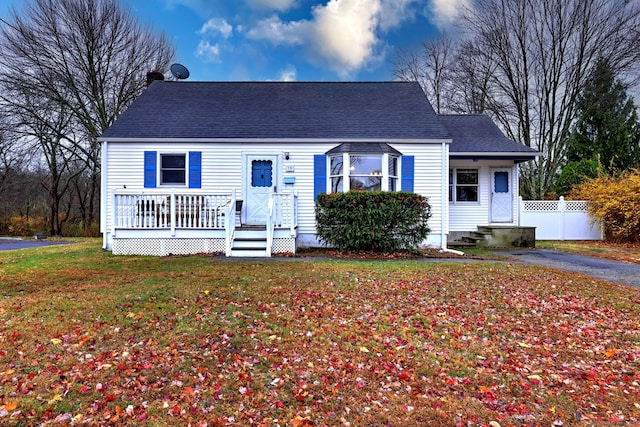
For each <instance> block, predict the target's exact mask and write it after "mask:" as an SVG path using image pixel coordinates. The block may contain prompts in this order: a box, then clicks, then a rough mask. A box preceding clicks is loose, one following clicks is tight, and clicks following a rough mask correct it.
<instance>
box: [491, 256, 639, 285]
mask: <svg viewBox="0 0 640 427" xmlns="http://www.w3.org/2000/svg"><path fill="white" fill-rule="evenodd" d="M495 253H496V254H498V255H502V256H508V257H511V258H515V259H517V260H519V261H522V262H524V263H527V264H535V265H544V266H546V267H553V268H558V269H561V270H566V271H572V272H576V273H582V274H584V275H587V276H591V277H595V278H598V279H604V280H609V281H610V282H614V283H618V284H620V285H627V286H633V287H635V288H638V289H640V265H639V264H630V263H626V262H620V261H613V260H609V259H602V258H594V257H588V256H583V255H576V254H571V253H567V252H559V251H553V250H550V249H521V250H500V251H495Z"/></svg>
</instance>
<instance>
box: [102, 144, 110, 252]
mask: <svg viewBox="0 0 640 427" xmlns="http://www.w3.org/2000/svg"><path fill="white" fill-rule="evenodd" d="M107 144H108V143H107V141H102V153H101V159H100V160H101V162H102V164H101V165H100V172H101V173H100V232H101V233H102V249H107V200H109V199H108V197H107V196H108V195H107V193H108V191H107V171H108V169H109V168H108V167H107V149H108V145H107ZM112 209H113V206H112ZM111 220H112V221H113V215H112V219H111Z"/></svg>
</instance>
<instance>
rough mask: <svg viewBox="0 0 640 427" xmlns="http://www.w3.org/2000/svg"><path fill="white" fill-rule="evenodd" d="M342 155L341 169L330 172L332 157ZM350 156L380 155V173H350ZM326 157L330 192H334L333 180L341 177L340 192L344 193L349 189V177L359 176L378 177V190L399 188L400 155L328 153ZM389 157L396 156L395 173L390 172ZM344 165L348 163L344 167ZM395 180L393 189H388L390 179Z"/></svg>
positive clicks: (396, 189)
mask: <svg viewBox="0 0 640 427" xmlns="http://www.w3.org/2000/svg"><path fill="white" fill-rule="evenodd" d="M339 156H342V171H341V173H339V174H332V172H333V171H332V170H331V165H332V161H333V158H335V157H339ZM351 156H375V157H381V159H380V160H381V171H380V175H376V174H351V166H350V165H351ZM327 157H328V168H329V174H328V175H329V188H330V191H331V192H334V180H339V179H342V192H343V193H346V192H348V191H351V178H354V177H359V178H367V177H371V178H378V177H379V179H380V191H399V188H400V176H401V172H400V167H401V166H400V165H401V161H400V158H401V156H396V155H391V154H389V153H341V154H336V155H329V156H327ZM391 158H396V159H397V160H396V171H395V174H393V175H392V174H391V173H390V170H389V169H390V168H389V165H390V160H391ZM345 165H349V166H347V167H345ZM392 180H393V181H395V190H390V187H391V185H390V183H391V181H392ZM363 191H371V190H363Z"/></svg>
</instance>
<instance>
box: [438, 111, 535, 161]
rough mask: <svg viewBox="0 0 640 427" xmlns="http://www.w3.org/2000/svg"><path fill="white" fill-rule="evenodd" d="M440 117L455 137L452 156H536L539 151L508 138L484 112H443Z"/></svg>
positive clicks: (451, 147) (451, 148) (450, 147)
mask: <svg viewBox="0 0 640 427" xmlns="http://www.w3.org/2000/svg"><path fill="white" fill-rule="evenodd" d="M439 118H440V121H441V122H442V124H444V126H445V127H446V128H447V130H448V131H449V134H450V135H451V137H452V138H453V142H452V143H451V145H450V146H449V152H450V153H451V155H452V156H455V155H456V154H458V153H460V154H462V153H487V154H491V153H517V154H519V155H520V154H522V155H525V156H529V157H534V156H535V154H536V153H537V151H536V150H534V149H532V148H530V147H527V146H526V145H523V144H520V143H517V142H515V141H512V140H510V139H509V138H507V137H506V136H505V135H504V134H503V133H502V131H501V130H500V128H498V126H496V124H495V123H494V122H493V120H491V118H490V117H489V116H486V115H484V114H452V115H448V114H443V115H440V116H439Z"/></svg>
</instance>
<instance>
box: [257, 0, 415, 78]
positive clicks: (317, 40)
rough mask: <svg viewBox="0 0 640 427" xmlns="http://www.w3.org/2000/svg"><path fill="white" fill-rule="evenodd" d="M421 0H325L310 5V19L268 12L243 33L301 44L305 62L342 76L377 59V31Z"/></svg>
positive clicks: (276, 42) (380, 51) (385, 28)
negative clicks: (265, 16)
mask: <svg viewBox="0 0 640 427" xmlns="http://www.w3.org/2000/svg"><path fill="white" fill-rule="evenodd" d="M254 1H258V0H254ZM260 1H261V2H262V3H266V2H275V1H276V0H260ZM283 1H284V0H283ZM423 1H424V0H329V1H328V2H327V3H326V4H324V5H323V4H318V5H316V6H314V7H313V9H312V11H311V13H312V19H310V20H299V21H290V22H285V21H283V20H282V19H281V18H280V17H279V16H277V15H273V16H270V17H268V18H265V19H263V20H261V21H259V22H258V23H257V24H256V25H255V26H254V27H253V28H251V29H250V30H248V31H247V32H246V36H247V37H248V38H250V39H253V40H266V41H269V42H270V43H272V44H273V45H275V46H280V45H289V46H296V45H301V46H304V48H305V49H306V50H307V54H308V56H309V58H310V61H311V62H313V63H314V64H316V65H327V66H328V67H330V68H331V69H332V70H334V71H335V72H336V73H338V74H339V75H340V76H341V77H342V78H348V77H349V76H350V75H352V74H353V73H354V72H356V71H357V70H359V69H361V68H362V67H365V66H367V65H368V64H371V63H374V62H378V61H380V60H381V58H380V56H381V55H383V54H384V50H383V46H382V45H383V43H381V40H380V38H379V35H380V34H381V33H384V32H387V31H389V30H390V29H392V28H394V27H397V26H399V25H400V24H402V22H405V21H406V20H408V19H413V17H414V16H415V13H416V10H415V9H416V8H415V7H414V6H415V5H416V4H418V3H421V2H423Z"/></svg>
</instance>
